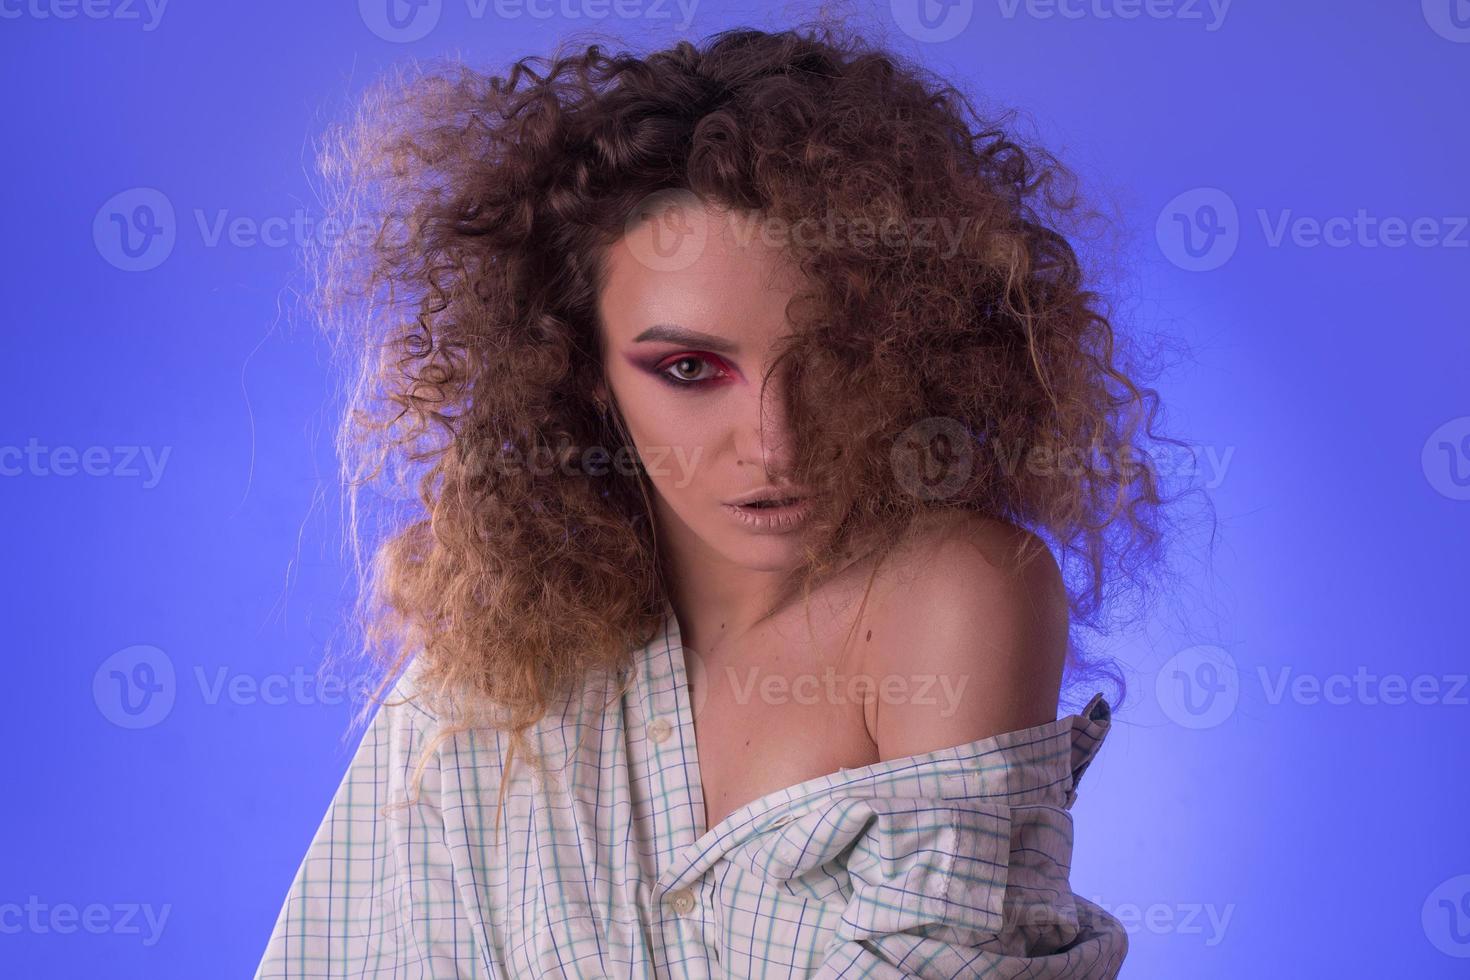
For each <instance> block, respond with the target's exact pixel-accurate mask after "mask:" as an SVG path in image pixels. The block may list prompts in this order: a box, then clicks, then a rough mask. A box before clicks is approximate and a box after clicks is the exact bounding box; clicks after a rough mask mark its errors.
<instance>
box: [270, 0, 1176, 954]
mask: <svg viewBox="0 0 1470 980" xmlns="http://www.w3.org/2000/svg"><path fill="white" fill-rule="evenodd" d="M537 65H540V66H541V67H540V69H539V70H538V69H537V68H536V67H535V66H537ZM337 135H338V136H339V137H340V138H339V139H337V140H335V141H334V142H333V143H332V145H331V146H330V147H329V149H328V152H327V154H326V160H327V162H328V164H329V170H328V175H329V176H331V177H333V178H334V180H335V183H334V186H335V187H337V188H339V189H340V190H341V191H342V193H341V196H340V197H339V198H337V199H336V203H337V204H338V205H340V208H341V216H342V218H343V220H344V221H345V222H347V223H348V224H349V225H351V226H353V227H362V222H364V221H366V222H368V224H367V227H368V228H370V229H371V231H372V234H370V235H366V236H363V235H348V236H346V237H344V239H343V241H342V242H341V243H340V247H338V248H336V249H335V250H334V251H333V252H332V253H331V254H330V255H328V256H327V257H326V258H327V263H326V265H325V267H324V270H323V271H324V275H323V277H322V279H321V283H322V286H323V300H324V303H325V307H326V309H327V310H328V312H329V313H330V314H331V315H332V317H333V322H334V323H338V324H340V325H341V326H342V327H343V328H344V330H345V331H347V332H346V333H345V334H344V336H345V338H346V340H345V342H344V343H343V346H342V349H343V350H345V351H348V352H349V353H352V354H354V355H357V356H359V357H360V366H359V372H358V374H357V385H356V388H355V390H354V399H353V404H352V406H351V408H352V411H350V412H349V414H348V422H347V425H346V427H345V428H344V448H345V449H347V450H349V451H350V452H349V453H348V458H349V460H351V461H353V462H352V463H351V465H352V467H353V468H352V470H351V474H352V475H353V476H359V475H361V474H362V473H363V472H365V470H366V469H374V470H376V469H377V468H379V467H380V466H381V465H383V464H389V465H392V466H394V467H403V466H404V465H405V461H408V462H409V463H411V462H418V463H420V464H422V467H423V468H422V471H421V474H420V479H418V481H417V483H416V491H417V492H416V500H415V502H416V504H421V505H422V507H423V510H422V512H415V513H413V514H411V515H410V520H409V521H408V522H407V523H406V524H405V525H404V526H401V527H399V526H395V527H393V528H392V529H391V533H390V534H388V535H387V536H386V540H385V541H384V543H383V545H382V547H381V550H380V552H379V554H378V555H377V560H376V561H375V563H374V565H373V568H374V570H375V573H376V578H375V580H374V581H373V583H372V586H373V587H372V588H370V589H365V590H364V595H365V596H367V597H368V599H367V600H365V601H367V602H371V603H372V605H371V608H369V607H368V606H367V605H365V606H364V608H363V609H362V610H361V622H363V623H364V624H366V627H367V638H368V641H369V643H368V646H369V649H371V650H372V651H373V652H374V653H375V654H376V655H377V657H378V658H379V659H380V661H381V663H382V664H383V666H384V667H385V668H386V669H385V671H384V675H383V677H384V680H383V683H382V686H381V687H380V688H379V693H380V694H381V692H382V691H384V690H388V689H389V688H390V687H391V688H392V689H393V694H394V696H393V697H391V698H389V699H388V700H387V701H386V703H384V704H383V705H382V707H381V708H379V709H378V711H377V713H376V715H375V716H374V717H373V719H372V722H371V725H370V727H369V729H368V731H367V733H366V735H365V736H364V738H363V740H362V743H361V745H360V747H359V748H358V750H357V753H356V755H355V757H354V759H353V761H352V763H351V765H350V767H349V769H348V771H347V774H346V776H345V777H344V779H343V781H342V784H341V786H340V788H339V789H338V792H337V795H336V797H335V799H334V800H333V802H332V804H331V806H330V808H329V809H328V812H327V814H326V816H325V818H324V819H323V821H322V823H321V825H320V828H319V829H318V831H317V834H316V837H315V839H314V840H313V841H312V843H311V845H310V848H309V849H308V851H307V853H306V856H305V859H304V860H303V861H302V864H301V867H300V870H299V872H298V873H297V876H296V878H295V880H294V882H293V883H292V885H291V888H290V892H289V894H288V895H287V897H286V901H285V905H284V907H283V908H282V910H281V913H280V916H279V919H278V921H277V923H276V927H275V930H274V932H273V933H272V935H271V937H270V940H269V945H268V947H267V949H266V951H265V955H264V958H263V960H262V962H261V965H260V971H259V975H260V976H262V977H287V976H290V977H298V976H323V975H333V976H345V975H351V976H362V975H373V976H409V975H412V976H462V977H468V976H475V977H562V976H569V977H679V978H695V977H712V976H731V977H778V976H779V977H783V978H789V977H838V976H844V977H853V976H864V977H899V976H917V977H946V978H948V977H958V976H977V977H978V976H986V977H1013V976H1025V977H1031V978H1044V977H1112V976H1115V975H1116V974H1117V973H1118V970H1119V968H1120V965H1121V963H1122V961H1123V958H1124V955H1125V953H1126V950H1127V936H1126V933H1125V932H1124V931H1123V929H1122V927H1121V925H1120V923H1119V922H1118V921H1117V920H1116V919H1114V918H1113V917H1111V916H1110V915H1108V914H1107V913H1105V912H1104V911H1103V910H1102V909H1101V908H1099V907H1098V906H1096V905H1094V904H1092V903H1090V902H1087V901H1085V900H1084V899H1082V898H1080V897H1078V896H1076V895H1074V894H1073V893H1072V891H1071V889H1070V887H1069V883H1068V871H1069V867H1070V859H1071V842H1072V817H1071V814H1070V813H1069V812H1068V811H1069V808H1070V807H1071V805H1072V802H1073V800H1074V799H1075V795H1076V790H1077V785H1078V781H1079V779H1080V778H1081V776H1082V773H1083V772H1084V771H1085V769H1086V768H1087V766H1088V765H1089V763H1090V762H1091V760H1092V758H1093V757H1094V755H1095V753H1096V752H1097V750H1098V748H1099V747H1100V745H1101V743H1102V741H1103V739H1104V737H1105V735H1106V734H1107V731H1108V728H1109V724H1110V709H1109V704H1108V702H1107V701H1106V700H1105V699H1104V698H1103V696H1102V693H1101V692H1098V693H1096V694H1093V696H1092V697H1091V699H1090V701H1088V703H1087V704H1086V706H1085V707H1084V708H1083V709H1082V711H1081V712H1080V713H1077V714H1072V715H1069V716H1067V717H1065V718H1062V719H1057V717H1056V715H1057V711H1058V705H1059V699H1060V694H1061V691H1062V685H1063V680H1064V675H1066V674H1068V673H1070V677H1071V683H1072V685H1073V686H1076V685H1080V684H1085V683H1088V682H1089V681H1090V679H1092V678H1094V677H1095V676H1097V674H1098V673H1099V672H1104V673H1106V672H1107V671H1108V669H1109V665H1108V664H1106V663H1105V662H1104V663H1098V662H1094V661H1092V660H1091V659H1089V658H1087V657H1085V656H1084V655H1083V651H1082V649H1081V648H1080V644H1079V641H1078V639H1077V636H1076V632H1077V630H1078V629H1080V628H1082V627H1087V626H1096V625H1098V624H1100V623H1101V622H1102V619H1101V617H1102V615H1103V613H1104V611H1105V605H1106V604H1105V603H1104V602H1103V599H1104V597H1105V596H1113V595H1116V594H1117V592H1118V587H1119V586H1120V584H1121V585H1127V584H1141V581H1142V580H1141V577H1140V576H1141V572H1142V569H1144V568H1145V567H1146V564H1147V560H1148V559H1149V558H1151V557H1155V556H1157V554H1158V551H1159V547H1160V534H1159V523H1160V522H1159V515H1160V510H1159V508H1160V496H1159V492H1158V488H1157V485H1156V482H1155V476H1154V474H1153V473H1152V471H1151V470H1150V469H1149V468H1148V467H1147V466H1146V465H1141V464H1140V462H1139V461H1140V459H1146V452H1145V450H1144V448H1143V445H1142V443H1143V440H1145V439H1148V438H1153V435H1152V431H1151V427H1152V421H1153V416H1154V411H1155V407H1156V405H1155V401H1154V399H1153V394H1152V392H1151V391H1150V390H1149V389H1147V388H1142V387H1140V386H1139V385H1138V384H1137V383H1135V381H1134V380H1132V379H1131V378H1130V377H1129V373H1128V372H1126V371H1125V370H1124V368H1123V367H1122V362H1121V359H1120V358H1121V355H1120V354H1119V353H1118V352H1117V351H1116V350H1115V337H1114V333H1113V330H1112V327H1111V325H1110V323H1109V321H1108V319H1107V317H1106V316H1105V315H1104V313H1103V312H1102V311H1101V310H1100V308H1099V305H1098V301H1097V297H1096V296H1095V295H1094V294H1093V293H1092V292H1090V291H1088V289H1087V288H1086V286H1085V284H1084V273H1083V270H1082V268H1081V267H1080V263H1079V261H1078V258H1077V256H1076V254H1075V252H1074V250H1073V248H1072V247H1071V246H1070V245H1069V243H1068V240H1067V238H1066V237H1065V236H1064V235H1063V234H1062V233H1061V231H1060V230H1059V228H1061V227H1062V223H1063V222H1064V220H1065V219H1066V217H1067V215H1068V213H1069V211H1070V209H1071V208H1072V206H1073V202H1071V201H1070V200H1068V199H1067V197H1066V195H1065V194H1062V193H1060V192H1059V188H1060V187H1061V186H1062V184H1063V183H1064V179H1065V178H1066V176H1067V173H1066V171H1065V170H1064V169H1063V168H1062V167H1061V166H1060V165H1059V164H1057V162H1056V161H1055V160H1053V159H1052V158H1050V157H1049V156H1048V155H1047V154H1046V153H1045V152H1044V151H1042V150H1039V149H1036V148H1034V147H1026V146H1024V145H1023V144H1022V143H1021V142H1020V141H1018V140H1017V139H1016V138H1015V137H1013V136H1010V135H1008V134H1007V133H1006V132H1005V131H1004V130H1003V129H1002V128H1001V127H999V126H998V125H996V124H992V123H982V122H979V121H978V117H977V116H976V114H975V112H974V110H973V109H972V108H971V107H970V104H969V102H968V101H967V100H966V99H965V98H964V97H963V96H962V95H960V94H959V93H957V92H956V91H955V90H954V89H953V88H951V87H949V86H947V85H944V84H943V83H941V82H938V81H936V80H934V79H932V78H930V77H929V76H927V75H926V73H924V72H923V71H922V70H921V69H919V68H916V67H914V66H911V65H906V64H904V63H903V62H902V61H900V59H898V58H897V57H895V56H894V55H892V54H890V53H886V52H884V51H882V50H877V49H873V48H871V47H869V46H867V45H866V44H865V43H863V42H861V41H859V40H857V39H854V38H852V37H846V36H844V37H839V36H837V35H836V34H835V33H834V32H833V31H832V30H831V29H829V28H825V27H818V28H815V29H812V30H809V31H805V32H794V31H793V32H784V33H764V32H760V31H753V30H739V31H730V32H725V33H723V34H719V35H716V36H714V37H712V38H710V39H709V40H708V41H707V42H705V43H704V44H702V45H699V46H696V45H694V44H691V43H688V42H681V43H679V44H678V45H676V46H675V47H674V48H672V49H670V50H666V51H660V52H657V53H654V54H651V55H647V56H645V57H637V56H634V55H631V54H619V55H610V54H607V53H605V52H604V51H603V50H602V48H601V47H600V46H598V45H592V46H590V47H588V48H586V50H585V51H582V52H580V53H576V54H572V55H568V56H565V57H557V58H554V59H539V58H528V59H523V60H522V61H521V62H520V63H518V64H516V65H515V66H513V67H512V68H511V70H510V71H509V73H508V74H506V75H504V76H496V77H486V76H484V75H481V74H478V73H476V72H474V71H471V70H469V69H467V68H462V67H449V68H434V69H431V70H428V71H423V72H420V73H417V74H415V75H413V76H412V77H408V78H404V79H399V80H397V81H395V82H393V83H391V84H387V85H385V86H384V87H383V88H381V89H379V90H378V91H377V92H375V93H374V95H373V96H372V97H370V98H369V99H368V101H367V102H366V103H365V110H364V111H363V113H362V114H361V115H360V116H359V117H358V118H357V119H356V120H355V121H354V124H353V125H352V126H350V127H347V128H345V129H344V130H342V131H341V132H340V133H338V134H337ZM359 467H362V468H359ZM353 501H354V504H355V503H356V501H357V498H356V494H355V491H354V496H353ZM354 513H356V508H355V507H354ZM1085 690H1088V689H1084V691H1085Z"/></svg>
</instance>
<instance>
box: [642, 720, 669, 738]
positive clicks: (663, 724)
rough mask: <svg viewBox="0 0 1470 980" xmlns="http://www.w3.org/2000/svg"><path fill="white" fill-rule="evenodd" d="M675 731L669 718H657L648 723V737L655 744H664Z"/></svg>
mask: <svg viewBox="0 0 1470 980" xmlns="http://www.w3.org/2000/svg"><path fill="white" fill-rule="evenodd" d="M673 730H674V727H673V726H672V725H670V724H669V720H668V719H667V718H655V719H653V721H650V722H649V723H648V737H649V738H651V739H653V740H654V741H655V742H662V741H663V740H664V739H666V738H668V737H669V733H670V732H671V731H673Z"/></svg>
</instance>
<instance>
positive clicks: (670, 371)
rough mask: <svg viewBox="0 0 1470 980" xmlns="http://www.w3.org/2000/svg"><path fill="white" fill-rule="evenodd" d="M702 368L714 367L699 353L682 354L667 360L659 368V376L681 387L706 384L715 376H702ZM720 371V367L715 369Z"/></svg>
mask: <svg viewBox="0 0 1470 980" xmlns="http://www.w3.org/2000/svg"><path fill="white" fill-rule="evenodd" d="M702 368H714V365H713V364H711V363H710V361H709V360H708V359H707V358H705V357H702V356H700V355H697V354H681V355H679V356H678V357H675V358H672V359H671V360H668V361H665V362H664V366H661V367H660V368H659V369H658V376H659V377H660V378H663V379H664V380H666V381H667V382H668V383H669V384H672V385H675V386H677V387H680V388H689V387H693V386H695V385H702V384H706V383H707V382H709V381H712V380H714V377H711V376H708V375H705V376H701V375H700V371H701V369H702ZM715 370H716V371H718V369H717V368H716V369H715Z"/></svg>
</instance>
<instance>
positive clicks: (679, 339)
mask: <svg viewBox="0 0 1470 980" xmlns="http://www.w3.org/2000/svg"><path fill="white" fill-rule="evenodd" d="M651 340H661V341H666V342H668V343H671V344H686V345H688V346H690V347H703V348H704V349H706V350H712V351H716V352H717V353H720V354H733V353H734V352H735V351H736V350H738V349H739V348H738V346H737V345H736V344H733V343H731V342H730V341H728V340H725V339H724V338H723V337H716V336H715V335H714V334H712V333H701V332H700V331H698V330H686V329H684V328H683V327H676V326H673V325H671V324H667V323H659V324H655V325H654V326H651V327H649V328H648V329H647V330H645V331H643V332H642V333H640V334H639V335H638V336H636V337H634V338H633V342H634V343H637V344H641V343H644V342H646V341H651Z"/></svg>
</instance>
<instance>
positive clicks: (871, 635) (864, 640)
mask: <svg viewBox="0 0 1470 980" xmlns="http://www.w3.org/2000/svg"><path fill="white" fill-rule="evenodd" d="M872 638H873V631H872V630H868V635H867V636H865V637H863V642H864V643H866V642H867V641H869V640H871V639H872Z"/></svg>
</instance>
